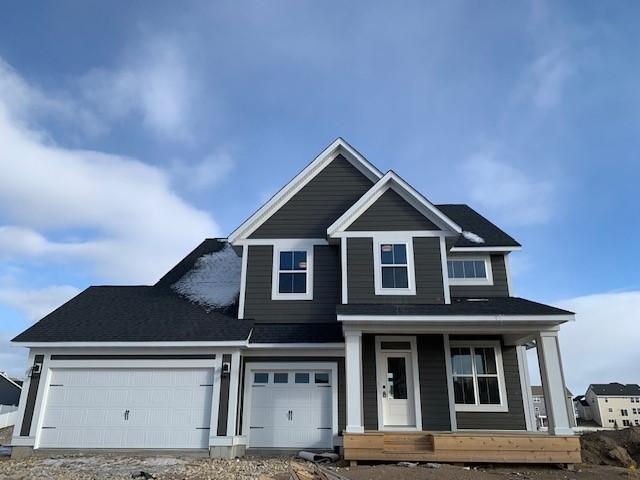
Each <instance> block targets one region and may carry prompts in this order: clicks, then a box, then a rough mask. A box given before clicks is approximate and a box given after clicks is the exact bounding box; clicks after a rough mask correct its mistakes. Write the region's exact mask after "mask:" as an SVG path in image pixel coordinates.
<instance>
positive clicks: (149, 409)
mask: <svg viewBox="0 0 640 480" xmlns="http://www.w3.org/2000/svg"><path fill="white" fill-rule="evenodd" d="M51 373H52V376H51V381H50V387H49V392H48V396H47V400H46V407H45V414H44V418H43V423H42V430H41V432H40V442H39V446H40V447H41V448H175V449H179V448H207V447H208V444H209V424H210V421H211V397H212V391H213V371H212V369H211V368H171V369H170V368H139V369H129V368H127V369H123V368H95V369H88V368H87V369H85V368H69V369H55V370H52V371H51Z"/></svg>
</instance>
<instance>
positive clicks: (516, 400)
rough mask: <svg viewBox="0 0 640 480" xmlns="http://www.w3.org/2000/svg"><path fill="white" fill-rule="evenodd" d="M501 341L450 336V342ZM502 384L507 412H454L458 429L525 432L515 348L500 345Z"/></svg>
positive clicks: (494, 338) (498, 338) (495, 338)
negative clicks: (503, 384) (502, 371)
mask: <svg viewBox="0 0 640 480" xmlns="http://www.w3.org/2000/svg"><path fill="white" fill-rule="evenodd" d="M464 340H469V341H473V340H501V338H500V337H488V336H482V337H477V336H476V337H474V336H464V337H463V336H453V335H452V336H451V337H450V341H452V342H453V341H464ZM501 349H502V366H503V369H504V382H505V387H506V390H507V405H508V407H509V411H507V412H456V420H457V422H458V428H459V429H482V430H526V429H527V425H526V420H525V416H524V405H523V403H522V390H521V388H520V371H519V369H518V357H517V355H516V347H515V346H505V345H504V344H502V345H501Z"/></svg>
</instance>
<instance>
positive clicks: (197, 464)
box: [0, 455, 289, 480]
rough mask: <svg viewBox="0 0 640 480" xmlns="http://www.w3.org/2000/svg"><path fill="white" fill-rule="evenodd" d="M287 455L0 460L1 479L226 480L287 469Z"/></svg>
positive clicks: (83, 457)
mask: <svg viewBox="0 0 640 480" xmlns="http://www.w3.org/2000/svg"><path fill="white" fill-rule="evenodd" d="M288 462H289V459H287V458H257V457H256V458H251V457H247V458H243V459H240V460H218V459H208V458H188V457H179V458H178V457H147V458H145V457H133V456H131V457H125V456H108V455H95V456H64V457H62V456H60V457H50V458H37V457H31V458H27V459H24V460H10V459H5V460H0V480H31V479H36V478H37V479H39V480H40V479H42V480H44V479H47V480H49V479H50V480H124V479H127V480H131V479H132V478H135V476H138V475H139V476H138V477H137V478H140V479H145V476H144V475H140V474H141V472H144V473H146V474H147V475H148V477H146V478H156V479H158V480H185V479H189V480H227V479H229V480H230V479H242V480H249V479H257V478H258V477H259V476H260V475H261V474H265V475H268V476H277V475H278V474H280V473H283V472H286V471H287V465H288Z"/></svg>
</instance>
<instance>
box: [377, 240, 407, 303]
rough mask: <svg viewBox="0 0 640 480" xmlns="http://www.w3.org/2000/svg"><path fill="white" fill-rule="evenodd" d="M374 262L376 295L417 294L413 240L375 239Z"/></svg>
mask: <svg viewBox="0 0 640 480" xmlns="http://www.w3.org/2000/svg"><path fill="white" fill-rule="evenodd" d="M373 261H374V284H375V294H376V295H415V294H416V283H415V266H414V259H413V238H411V237H396V236H390V237H385V236H380V237H376V238H374V239H373Z"/></svg>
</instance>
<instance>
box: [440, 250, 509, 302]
mask: <svg viewBox="0 0 640 480" xmlns="http://www.w3.org/2000/svg"><path fill="white" fill-rule="evenodd" d="M491 270H492V271H493V285H451V286H450V287H449V288H450V289H451V290H450V291H451V296H452V297H508V296H509V286H508V284H507V269H506V267H505V264H504V255H491Z"/></svg>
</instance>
